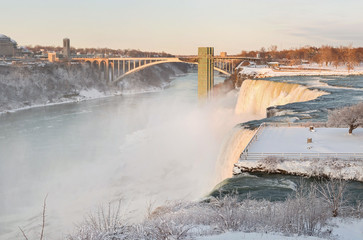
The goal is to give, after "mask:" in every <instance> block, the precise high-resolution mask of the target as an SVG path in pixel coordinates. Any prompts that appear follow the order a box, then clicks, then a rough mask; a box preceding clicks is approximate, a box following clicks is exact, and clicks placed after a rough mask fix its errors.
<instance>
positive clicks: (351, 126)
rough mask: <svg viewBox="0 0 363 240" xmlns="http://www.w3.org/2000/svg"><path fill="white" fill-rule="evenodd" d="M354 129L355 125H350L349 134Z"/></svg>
mask: <svg viewBox="0 0 363 240" xmlns="http://www.w3.org/2000/svg"><path fill="white" fill-rule="evenodd" d="M354 129H355V127H354V126H353V125H350V126H349V134H352V133H353V130H354Z"/></svg>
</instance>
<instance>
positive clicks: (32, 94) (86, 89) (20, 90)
mask: <svg viewBox="0 0 363 240" xmlns="http://www.w3.org/2000/svg"><path fill="white" fill-rule="evenodd" d="M187 71H188V66H187V65H185V64H184V65H183V64H163V65H158V66H154V67H152V68H150V69H145V70H143V71H140V72H138V73H135V74H133V75H132V76H129V77H126V78H125V79H124V80H123V81H121V82H120V83H119V84H118V85H116V84H112V83H108V82H106V81H104V80H100V76H99V75H98V74H97V73H96V72H94V71H93V70H92V69H89V68H88V67H87V66H81V65H78V66H72V68H67V67H64V66H62V65H60V66H58V65H45V66H35V67H34V66H32V67H14V66H9V67H4V66H3V67H2V68H0V114H1V113H8V112H14V111H19V110H24V109H29V108H34V107H43V106H51V105H57V104H63V103H73V102H80V101H84V100H90V99H96V98H104V97H111V96H116V95H121V94H138V93H146V92H155V91H160V90H162V89H164V88H165V87H167V86H168V85H169V83H170V80H171V78H173V77H175V76H178V75H181V74H185V73H186V72H187Z"/></svg>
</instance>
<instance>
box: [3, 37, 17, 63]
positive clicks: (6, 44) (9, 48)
mask: <svg viewBox="0 0 363 240" xmlns="http://www.w3.org/2000/svg"><path fill="white" fill-rule="evenodd" d="M17 45H18V44H17V43H16V42H15V41H14V40H13V39H11V38H9V37H8V36H5V35H4V34H0V57H14V56H15V55H16V54H17Z"/></svg>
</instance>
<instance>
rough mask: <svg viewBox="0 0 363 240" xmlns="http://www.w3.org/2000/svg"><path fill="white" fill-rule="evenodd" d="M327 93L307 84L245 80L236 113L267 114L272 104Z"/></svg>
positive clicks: (310, 97) (281, 103) (296, 100)
mask: <svg viewBox="0 0 363 240" xmlns="http://www.w3.org/2000/svg"><path fill="white" fill-rule="evenodd" d="M325 94H327V93H325V92H322V91H318V90H310V89H308V88H307V87H305V86H302V85H299V84H292V83H282V82H273V81H267V80H245V81H243V83H242V86H241V89H240V93H239V96H238V100H237V104H236V108H235V113H236V114H242V113H250V114H258V115H262V116H266V109H267V108H268V107H271V106H276V105H285V104H288V103H294V102H306V101H310V100H313V99H316V98H318V97H320V96H322V95H325Z"/></svg>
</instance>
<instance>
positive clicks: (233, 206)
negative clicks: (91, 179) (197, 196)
mask: <svg viewBox="0 0 363 240" xmlns="http://www.w3.org/2000/svg"><path fill="white" fill-rule="evenodd" d="M344 189H345V182H343V181H323V182H321V183H320V184H316V185H307V184H305V183H304V182H303V181H301V185H300V186H299V187H298V189H297V191H296V192H295V194H294V195H291V196H290V197H288V199H286V201H283V202H270V201H267V200H260V201H258V200H254V199H245V200H242V201H241V200H240V199H238V197H237V195H227V196H224V197H222V196H220V197H217V198H214V197H211V198H208V199H205V200H204V201H202V202H169V203H166V204H165V205H164V206H162V207H158V208H155V209H152V207H150V209H149V213H148V215H147V217H146V218H145V219H144V220H143V221H142V222H141V223H138V224H130V223H128V222H127V218H126V217H125V215H124V214H121V212H123V211H122V209H121V205H120V202H118V203H115V204H110V205H109V206H108V207H105V208H99V209H98V211H97V212H95V213H93V214H90V215H89V216H88V217H87V218H86V219H85V222H84V223H83V224H81V225H79V227H78V229H77V230H76V232H75V233H74V234H72V235H69V236H68V239H70V240H76V239H77V240H80V239H82V240H83V239H84V240H86V239H87V240H96V239H97V240H98V239H153V240H159V239H160V240H166V239H200V240H202V239H260V238H257V237H261V239H334V237H337V236H338V235H339V233H340V234H342V233H344V229H343V228H344V227H343V228H340V229H339V230H338V226H337V225H336V224H337V223H339V221H341V220H342V219H343V218H344V219H345V221H348V218H349V220H350V221H351V223H352V224H351V225H350V227H351V226H352V225H353V226H354V224H355V225H356V226H359V225H360V226H361V225H362V222H363V221H362V217H363V209H362V205H361V204H359V203H358V204H355V205H347V204H346V203H347V199H346V198H345V195H344ZM334 216H335V217H337V216H339V217H341V218H334ZM347 225H348V224H347ZM347 227H349V226H345V228H347ZM360 231H361V230H360ZM231 232H235V233H234V234H232V233H231ZM361 233H362V232H359V230H357V231H355V232H354V231H352V232H350V233H349V234H350V235H348V237H349V236H355V235H354V234H358V235H356V236H359V234H361ZM219 234H221V235H220V237H218V236H217V235H219ZM211 235H215V236H213V237H211ZM233 236H234V237H233ZM237 236H244V237H245V238H237ZM263 236H264V237H263ZM298 236H299V237H298ZM311 236H315V237H311ZM249 237H255V238H249ZM290 237H291V238H290ZM292 237H293V238H292ZM345 237H347V236H345ZM343 239H353V238H343Z"/></svg>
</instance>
